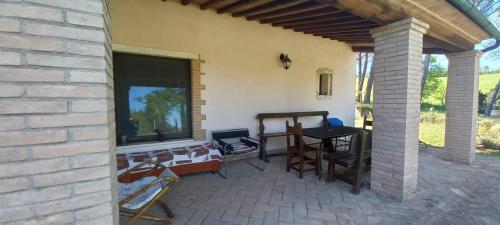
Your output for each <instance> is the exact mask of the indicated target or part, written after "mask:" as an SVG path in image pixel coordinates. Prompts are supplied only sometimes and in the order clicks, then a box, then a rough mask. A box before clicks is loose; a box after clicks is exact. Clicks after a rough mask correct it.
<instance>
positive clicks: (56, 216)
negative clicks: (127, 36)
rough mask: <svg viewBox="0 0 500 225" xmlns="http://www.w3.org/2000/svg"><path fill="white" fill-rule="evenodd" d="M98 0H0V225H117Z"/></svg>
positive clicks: (106, 45)
mask: <svg viewBox="0 0 500 225" xmlns="http://www.w3.org/2000/svg"><path fill="white" fill-rule="evenodd" d="M109 28H110V27H109V11H108V6H107V2H106V1H105V0H102V1H101V0H72V1H52V0H25V1H0V90H1V91H0V155H1V156H0V224H117V223H118V219H117V218H118V217H117V209H116V197H115V196H116V194H115V191H114V190H115V188H114V187H115V185H116V175H115V170H116V166H115V164H116V161H115V137H114V133H115V131H114V124H115V122H114V112H113V111H114V104H113V83H112V81H113V79H112V76H113V75H112V74H113V72H112V60H111V47H110V44H111V37H110V35H109Z"/></svg>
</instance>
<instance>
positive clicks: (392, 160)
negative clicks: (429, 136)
mask: <svg viewBox="0 0 500 225" xmlns="http://www.w3.org/2000/svg"><path fill="white" fill-rule="evenodd" d="M427 28H428V25H427V24H425V23H423V22H421V21H419V20H417V19H415V18H407V19H404V20H401V21H398V22H395V23H392V24H389V25H386V26H383V27H379V28H376V29H374V30H372V36H373V38H374V39H375V59H374V65H373V70H374V106H373V116H374V126H373V152H372V172H371V188H372V190H374V191H377V192H381V193H384V194H386V195H389V196H391V197H394V198H397V199H400V200H405V199H407V198H409V197H411V196H412V194H413V193H414V192H415V191H416V189H417V172H418V171H417V169H418V123H419V113H420V80H421V77H422V66H421V64H422V38H423V34H424V33H425V32H426V30H427Z"/></svg>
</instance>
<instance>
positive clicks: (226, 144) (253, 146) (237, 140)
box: [212, 128, 265, 179]
mask: <svg viewBox="0 0 500 225" xmlns="http://www.w3.org/2000/svg"><path fill="white" fill-rule="evenodd" d="M212 145H213V146H215V147H216V148H217V149H219V150H220V151H221V154H222V155H223V157H222V158H223V165H224V166H223V167H224V168H223V169H224V174H222V173H220V171H217V173H219V175H220V176H221V177H223V178H224V179H225V178H226V176H227V169H228V167H229V166H228V165H229V163H228V159H229V158H230V157H233V156H242V155H248V154H251V153H253V152H255V151H257V150H259V149H260V144H259V140H257V139H255V138H251V137H250V132H249V131H248V129H246V128H243V129H232V130H219V131H212ZM246 162H247V163H248V164H249V165H251V166H253V167H255V168H257V169H258V170H261V171H263V170H264V169H265V162H264V161H263V160H262V163H261V164H262V165H260V166H259V165H257V164H255V163H253V162H251V161H250V158H249V157H247V158H246Z"/></svg>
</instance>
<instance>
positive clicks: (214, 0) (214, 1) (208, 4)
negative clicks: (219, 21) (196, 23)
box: [200, 0, 224, 10]
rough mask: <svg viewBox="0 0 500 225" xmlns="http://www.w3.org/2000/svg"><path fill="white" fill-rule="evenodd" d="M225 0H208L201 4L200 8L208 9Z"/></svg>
mask: <svg viewBox="0 0 500 225" xmlns="http://www.w3.org/2000/svg"><path fill="white" fill-rule="evenodd" d="M223 1H224V0H210V1H207V2H205V3H203V4H201V5H200V9H201V10H205V9H208V8H210V7H213V6H215V5H217V4H219V3H221V2H223Z"/></svg>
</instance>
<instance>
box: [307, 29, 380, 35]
mask: <svg viewBox="0 0 500 225" xmlns="http://www.w3.org/2000/svg"><path fill="white" fill-rule="evenodd" d="M370 30H371V29H369V28H359V29H356V28H355V29H349V30H333V31H322V32H316V33H314V35H328V34H345V33H367V34H368V33H370Z"/></svg>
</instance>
